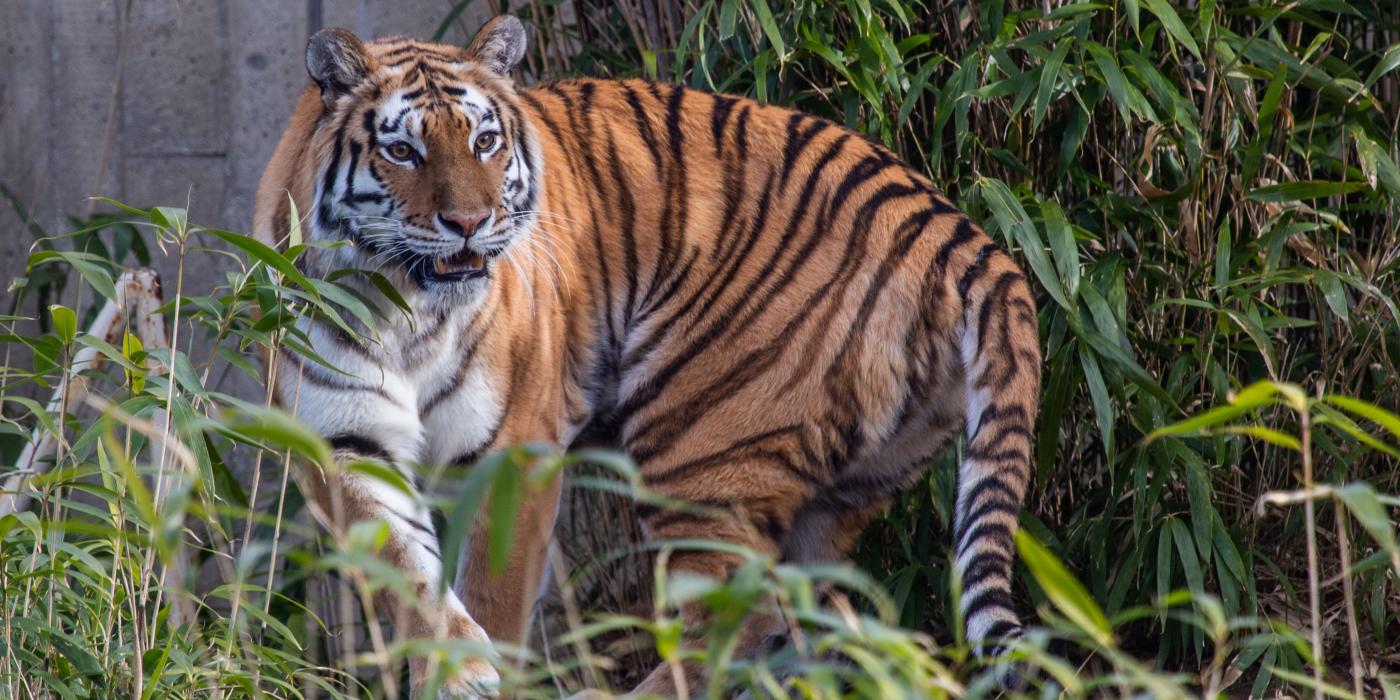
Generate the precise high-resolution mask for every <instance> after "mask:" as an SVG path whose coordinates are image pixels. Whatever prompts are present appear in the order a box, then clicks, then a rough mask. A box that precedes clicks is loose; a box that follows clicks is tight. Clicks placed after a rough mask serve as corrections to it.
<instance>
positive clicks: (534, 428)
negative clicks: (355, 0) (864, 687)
mask: <svg viewBox="0 0 1400 700" xmlns="http://www.w3.org/2000/svg"><path fill="white" fill-rule="evenodd" d="M513 22H514V20H511V19H508V18H498V19H497V20H494V21H493V23H492V24H491V25H488V27H487V28H486V29H483V33H482V36H483V37H485V39H478V41H477V43H476V44H474V45H473V47H471V48H469V49H467V50H466V51H465V52H463V51H461V50H459V49H456V48H453V47H447V46H440V45H434V44H424V43H420V42H415V41H410V40H385V41H377V42H373V43H370V44H367V45H359V48H358V49H356V46H355V45H358V41H355V42H354V44H355V45H348V44H347V43H346V42H347V41H348V40H342V41H341V42H340V44H339V45H337V46H335V47H332V48H333V49H337V50H342V51H343V50H358V51H361V52H362V54H361V56H360V57H361V58H363V67H362V72H363V76H361V77H360V79H359V80H358V82H354V84H353V85H351V86H350V87H348V88H345V87H343V86H340V85H338V84H337V83H336V80H337V79H339V78H338V76H339V74H338V73H334V71H335V70H338V68H336V66H340V65H342V64H343V65H348V66H349V67H350V68H349V72H350V80H351V81H353V80H354V79H355V75H356V74H355V71H356V70H361V69H357V68H356V63H355V56H351V57H350V59H352V60H350V61H348V62H346V61H340V62H335V61H328V62H327V63H326V65H328V66H330V67H331V71H332V73H333V74H332V75H331V76H330V77H328V78H327V79H326V80H324V81H323V84H322V89H321V90H319V91H318V90H317V89H316V88H314V87H313V88H311V89H308V91H307V92H306V94H304V95H303V96H302V98H301V101H300V102H299V103H298V105H297V108H296V111H295V113H294V114H293V116H292V121H291V125H290V126H289V128H288V130H287V132H286V134H285V135H284V137H283V139H282V142H281V144H280V145H279V146H278V149H277V152H276V154H275V155H274V157H273V159H272V162H271V163H270V164H269V166H268V169H267V172H266V174H265V175H264V178H263V183H262V187H261V189H260V192H259V196H258V210H257V213H256V219H255V232H256V234H257V235H258V236H259V237H261V238H263V239H264V240H266V241H268V242H274V241H276V240H277V239H278V238H279V237H280V236H281V235H282V233H283V232H285V231H286V230H287V228H288V224H289V222H288V216H289V212H290V210H291V209H290V207H289V206H288V204H287V200H288V195H289V194H290V197H291V199H292V200H294V201H295V203H296V209H297V211H301V212H307V213H308V214H309V219H308V225H307V229H308V230H309V231H310V234H309V235H310V237H311V238H313V239H317V240H328V241H337V240H347V239H348V240H350V241H351V242H352V245H348V246H343V247H340V248H336V249H334V250H328V251H326V250H320V251H309V252H308V254H307V257H306V259H305V264H306V265H307V268H308V270H310V271H312V272H317V273H321V274H325V273H328V272H330V271H332V270H336V269H342V268H350V267H360V268H374V269H378V270H379V271H381V272H382V273H384V274H385V275H386V276H388V277H389V278H390V280H391V281H392V282H393V283H394V284H395V285H396V287H397V288H398V289H399V291H400V292H401V293H402V294H403V295H404V296H405V298H407V299H408V300H409V302H410V303H411V304H412V305H413V306H414V307H415V309H417V310H418V312H417V314H416V316H415V319H414V321H413V323H412V324H410V323H409V322H408V321H406V320H403V319H399V320H396V321H393V322H391V323H390V324H388V327H385V328H381V329H379V330H378V335H377V337H376V338H373V339H368V338H349V337H344V336H342V335H338V334H337V333H335V332H333V331H331V330H328V329H326V328H325V327H323V326H321V325H318V324H315V323H314V322H310V321H308V322H307V329H308V332H309V333H310V334H311V338H312V341H313V344H314V345H315V347H316V349H317V350H318V352H320V353H321V354H322V355H324V356H326V357H328V358H330V359H331V360H332V361H333V362H335V363H337V364H338V365H339V366H341V367H342V368H344V369H346V371H347V372H348V374H349V375H350V376H349V377H345V376H342V375H333V374H332V373H330V372H327V371H325V370H324V369H319V368H316V367H313V366H312V365H310V364H308V365H306V366H305V367H292V366H288V367H286V368H282V369H281V370H280V371H279V372H280V376H281V381H279V382H278V397H279V400H280V401H281V402H282V403H283V404H284V405H287V406H293V407H295V410H296V412H297V414H298V415H299V416H301V417H302V418H303V419H304V420H307V421H308V422H309V423H310V424H311V425H312V426H313V427H315V428H316V429H318V430H320V431H322V432H323V433H324V434H326V435H327V436H330V437H332V438H333V444H335V445H337V447H341V448H343V449H344V451H345V452H346V453H347V454H348V453H352V452H353V453H357V454H369V455H370V456H376V455H377V456H380V457H383V458H386V459H388V460H390V461H392V462H394V463H408V462H427V463H435V464H442V463H469V462H470V461H471V460H472V458H474V457H475V456H476V455H479V454H482V453H483V452H484V451H488V450H492V449H496V448H498V447H501V446H504V445H509V444H513V443H518V442H523V441H531V442H545V443H549V444H553V445H555V446H557V447H559V448H567V447H568V446H570V445H571V444H573V443H574V441H575V440H576V439H577V438H579V436H580V435H583V434H585V433H586V434H588V435H598V434H603V435H606V436H608V437H609V438H610V440H611V441H612V442H613V443H614V444H615V445H616V446H618V447H620V448H622V449H623V450H625V451H626V452H627V453H628V454H629V455H631V456H632V457H633V458H634V459H635V460H636V461H637V463H638V465H639V466H640V468H641V470H642V474H643V478H644V480H645V482H646V484H647V486H648V487H650V488H651V489H653V490H655V491H657V492H660V493H662V494H664V495H668V496H673V497H677V498H682V499H686V500H689V501H692V502H698V503H702V504H706V505H710V506H714V507H716V508H718V509H720V510H722V511H726V512H728V513H729V514H730V515H731V517H726V518H721V519H709V518H707V517H705V516H700V515H695V514H692V513H689V512H678V511H664V510H651V509H643V512H642V513H641V515H642V517H643V519H644V521H645V523H646V525H647V529H648V532H649V533H650V535H651V536H653V537H659V538H667V539H673V538H690V537H697V536H698V537H706V538H712V539H720V540H725V541H729V542H734V543H739V544H744V545H747V546H749V547H752V548H754V549H757V550H759V551H762V552H769V553H771V554H773V555H775V556H781V557H783V558H785V559H788V560H792V561H808V562H815V561H833V560H844V559H846V558H847V557H848V555H849V553H850V549H851V547H852V546H853V543H854V541H855V539H856V537H857V536H858V535H859V533H860V531H861V529H862V528H863V527H864V526H865V525H866V524H867V523H868V522H869V521H870V520H871V519H872V518H874V517H876V516H877V515H878V514H879V513H880V512H881V510H882V508H883V507H884V506H885V505H886V504H887V503H888V502H889V501H890V500H891V499H892V498H893V497H894V496H895V495H896V494H897V493H898V492H899V491H900V490H901V489H902V488H904V487H906V486H907V485H909V484H911V483H913V482H914V481H916V480H918V479H919V478H920V476H921V475H922V474H923V471H924V469H925V468H926V465H928V464H929V462H930V461H931V459H932V458H933V457H934V456H935V455H936V454H937V453H938V451H939V450H940V449H942V448H943V446H944V445H945V443H946V442H947V440H948V438H949V436H950V435H951V434H952V433H953V432H954V431H956V430H957V429H958V428H959V426H960V425H965V426H966V438H967V451H966V454H965V457H964V460H963V462H962V465H961V467H960V471H959V491H958V503H957V514H956V532H955V534H954V547H955V552H956V561H957V570H958V572H959V574H960V575H961V576H962V581H963V588H964V592H963V598H962V609H963V612H964V614H965V618H966V624H967V632H968V637H969V638H970V639H972V640H974V641H981V640H988V641H995V640H997V639H1001V638H1004V637H1008V636H1013V635H1015V634H1016V633H1017V632H1018V631H1019V624H1018V623H1017V621H1016V616H1015V614H1014V612H1013V611H1012V606H1011V601H1010V595H1009V593H1010V578H1009V577H1010V571H1011V563H1012V559H1013V556H1014V548H1013V546H1012V533H1013V531H1014V529H1015V527H1016V521H1017V513H1018V511H1019V509H1020V507H1021V503H1022V499H1023V495H1024V493H1025V489H1026V485H1027V481H1028V478H1029V464H1030V455H1031V430H1032V425H1033V422H1034V419H1035V412H1036V406H1037V403H1038V392H1039V387H1038V382H1039V372H1040V357H1039V351H1038V341H1037V323H1036V315H1035V309H1034V300H1033V296H1032V294H1031V291H1030V289H1029V287H1028V286H1027V283H1026V280H1025V278H1024V277H1023V275H1022V274H1021V272H1020V271H1019V270H1018V269H1017V266H1016V264H1015V263H1014V262H1013V261H1012V259H1011V258H1010V257H1009V256H1008V255H1007V254H1006V253H1005V252H1004V251H1003V250H1002V249H1001V248H999V247H998V246H997V245H995V244H994V243H993V242H992V241H991V240H990V239H989V238H988V237H987V236H986V235H985V234H983V233H982V232H981V231H980V230H979V229H978V228H977V227H976V226H974V225H973V224H972V223H971V222H970V221H969V220H968V219H967V218H966V217H965V216H963V215H962V214H961V213H960V212H959V211H958V210H957V209H956V208H955V207H954V206H953V205H952V204H951V203H950V202H949V201H948V199H947V198H946V197H945V196H944V195H943V194H941V193H940V192H938V191H937V190H936V189H935V188H934V187H933V186H932V185H931V184H930V183H929V181H928V180H927V179H926V178H924V177H923V176H921V175H920V174H918V173H917V172H915V171H914V170H912V169H910V168H909V167H908V166H906V165H904V164H903V163H901V162H899V161H898V160H897V159H896V158H895V157H894V156H893V155H892V154H890V153H889V152H888V151H887V150H885V149H884V148H883V147H881V146H879V145H876V144H873V143H871V142H869V141H867V140H865V139H864V138H862V137H860V136H858V135H855V134H853V133H851V132H849V131H847V130H845V129H843V128H841V127H839V126H836V125H834V124H831V123H830V122H827V121H825V120H822V119H818V118H815V117H811V116H808V115H804V114H801V113H797V112H793V111H790V110H787V109H783V108H780V107H775V106H769V105H762V104H759V103H756V102H753V101H750V100H747V99H743V98H738V97H730V96H726V95H715V94H709V93H705V92H698V91H695V90H690V89H686V88H680V87H675V86H670V85H663V84H658V83H649V82H643V81H638V80H628V81H601V80H571V81H565V82H559V83H553V84H547V85H542V86H537V87H534V88H531V89H519V88H517V87H515V86H514V85H512V84H511V82H510V81H509V80H508V79H507V78H505V77H504V76H503V75H502V74H501V73H500V72H499V71H495V70H492V69H491V68H490V67H489V66H490V65H491V63H490V62H491V59H492V57H495V58H500V57H501V56H504V55H506V54H504V53H502V52H503V51H505V50H506V49H509V48H511V47H510V46H505V47H503V46H502V43H505V44H509V43H510V41H511V40H513V37H511V36H506V37H505V40H504V42H503V40H502V35H503V33H504V34H506V35H509V34H510V33H511V32H510V31H509V30H510V26H508V25H510V24H511V23H513ZM517 24H518V23H517ZM493 37H494V43H493ZM314 41H315V40H313V43H314ZM347 45H348V46H349V49H346V46H347ZM333 53H334V52H333ZM504 62H505V63H509V61H508V60H506V61H504ZM483 64H487V65H486V66H483ZM501 64H502V62H501V61H497V62H496V63H495V64H494V65H495V66H496V67H497V68H499V66H500V65H501ZM507 67H508V66H507ZM312 70H313V77H315V75H316V68H315V67H313V69H312ZM327 85H329V87H327ZM483 129H496V130H499V132H500V135H501V140H500V142H499V143H497V144H495V146H496V147H497V149H496V150H493V151H491V152H489V153H478V152H476V151H475V145H476V144H477V141H476V139H477V136H478V135H479V134H480V133H481V131H482V130H483ZM386 138H394V139H408V140H412V142H413V143H412V145H413V147H414V149H415V150H416V151H417V152H418V153H419V154H420V156H419V157H418V159H417V160H415V161H413V162H412V163H409V164H401V163H396V162H394V161H393V160H392V159H390V158H388V157H387V156H386V155H385V154H384V153H382V152H381V151H383V150H384V142H385V139H386ZM469 209H470V210H473V211H478V210H479V211H487V210H489V211H490V212H492V214H491V217H492V218H491V222H492V227H489V228H483V229H479V230H478V231H477V233H475V234H473V235H470V236H468V237H465V238H464V237H463V236H462V235H460V233H458V232H454V231H452V230H451V229H450V227H444V226H442V225H440V223H439V222H438V221H437V215H438V214H440V213H448V214H451V213H453V212H461V211H463V210H469ZM468 213H471V212H468ZM372 217H381V218H372ZM464 246H465V247H469V248H472V249H473V250H476V249H478V248H479V249H480V252H481V253H483V254H484V255H485V274H483V275H480V276H475V277H472V278H470V279H463V280H449V281H440V280H433V279H431V278H430V277H425V276H424V275H423V271H424V270H425V269H429V268H431V266H432V264H433V261H434V260H435V259H436V258H439V257H445V256H451V255H455V254H458V251H459V250H461V249H463V247H464ZM365 292H366V294H371V295H372V294H373V290H372V289H368V288H367V289H366V290H365ZM298 375H300V376H301V379H300V381H299V383H298V384H296V385H291V384H290V383H289V381H288V379H287V377H293V376H298ZM298 390H299V393H298ZM336 441H338V442H336ZM327 488H328V489H333V485H332V486H328V487H327ZM366 488H368V487H366ZM557 496H558V485H557V484H554V485H553V486H552V487H551V488H549V489H547V490H546V493H544V494H543V495H542V496H540V497H538V498H535V499H533V500H532V501H531V502H529V503H527V504H526V505H525V507H522V508H521V512H520V515H519V522H518V528H519V533H520V535H519V537H518V539H517V546H516V548H515V551H514V552H512V554H511V560H510V563H509V565H508V567H507V571H506V573H505V574H504V575H503V577H494V576H492V575H491V574H489V573H488V572H487V571H486V570H485V567H484V566H482V565H481V563H482V562H483V559H484V555H483V552H484V547H485V542H484V540H483V538H482V537H479V536H478V537H475V538H473V539H472V541H471V543H470V546H469V551H468V552H466V560H467V562H468V563H467V565H466V566H465V567H464V568H463V570H462V571H461V572H460V575H459V577H458V585H457V587H456V593H457V595H458V596H460V599H461V600H463V601H464V602H465V603H466V609H468V610H470V611H471V616H470V617H465V616H464V617H465V621H459V622H460V624H459V625H458V626H459V627H460V628H462V629H465V628H466V627H467V622H470V621H472V620H474V622H472V625H473V626H474V624H475V623H476V622H479V623H480V625H481V627H483V628H484V629H485V631H486V632H487V633H489V635H490V636H491V638H492V639H495V640H498V641H508V642H518V641H519V640H520V639H521V638H522V636H523V634H524V631H525V625H526V622H527V619H528V616H529V613H530V611H531V609H532V606H533V604H534V600H535V596H536V593H537V591H538V590H539V581H540V579H541V576H542V573H543V561H544V552H545V550H546V546H547V543H548V539H549V536H550V531H551V528H552V525H553V522H554V516H555V512H556V509H557V507H558V498H557ZM376 498H378V499H380V500H378V501H376ZM352 500H353V499H352ZM402 501H403V499H401V498H395V497H392V496H389V495H386V494H382V493H366V494H364V495H363V497H362V498H360V499H359V500H354V503H355V504H356V505H354V506H350V504H348V503H347V507H353V508H360V510H355V511H353V512H349V513H347V514H346V519H347V520H355V519H363V518H375V517H382V518H385V519H386V520H387V521H388V522H389V524H390V527H391V531H392V532H393V533H394V534H393V536H392V541H393V542H395V543H400V546H398V549H396V550H394V551H386V554H385V556H386V557H388V558H389V559H390V560H391V561H392V562H393V563H394V564H395V565H397V566H399V567H401V568H403V569H404V570H407V571H417V572H423V573H430V570H431V571H436V569H434V568H433V566H434V564H433V562H435V561H436V555H437V553H436V551H434V550H433V547H432V545H433V544H434V542H433V541H432V540H431V539H429V538H427V537H426V534H427V533H429V532H431V530H430V527H431V526H430V525H429V523H428V521H427V519H426V516H425V514H423V513H422V512H421V508H415V507H414V506H412V505H411V504H409V503H406V502H402ZM733 563H734V562H733V561H732V560H731V559H729V558H726V557H725V556H723V555H720V554H717V553H712V552H678V553H676V554H675V556H673V557H671V559H670V566H671V568H672V569H673V570H679V571H692V572H698V573H703V574H710V575H716V576H721V575H724V574H725V572H726V571H727V570H728V569H729V567H731V566H732V565H733ZM438 604H439V605H441V606H442V609H449V610H455V609H456V608H460V604H458V603H457V602H456V599H449V600H446V601H440V602H439V603H438ZM682 613H683V614H684V615H686V616H689V617H694V616H698V615H699V611H698V610H683V611H682ZM452 619H454V620H456V619H457V618H456V617H455V616H454V617H452ZM696 621H697V620H692V622H696ZM762 627H763V626H762V625H761V624H755V625H754V629H753V630H752V631H751V633H750V634H749V635H748V636H747V637H746V640H745V644H746V645H747V646H748V647H751V648H754V647H756V646H757V645H758V644H759V643H761V638H762V636H763V633H764V631H765V630H763V629H761V628H762ZM695 680H698V679H695ZM670 683H671V677H670V674H669V673H667V672H658V673H654V674H653V675H652V676H651V677H649V678H648V679H647V680H646V681H645V682H644V683H643V685H642V687H641V688H639V690H642V691H650V692H668V691H669V690H671V688H670Z"/></svg>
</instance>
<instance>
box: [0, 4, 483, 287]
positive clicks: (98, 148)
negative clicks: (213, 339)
mask: <svg viewBox="0 0 1400 700" xmlns="http://www.w3.org/2000/svg"><path fill="white" fill-rule="evenodd" d="M454 4H456V3H455V0H131V2H130V3H128V0H0V184H3V185H5V186H6V187H7V188H9V189H10V190H11V191H12V192H13V193H14V194H15V195H16V197H17V198H18V199H19V200H20V201H21V202H23V203H24V204H25V206H27V207H28V208H29V209H30V210H31V214H32V216H33V217H34V220H35V221H36V222H37V223H38V224H40V225H41V226H42V227H43V228H44V229H45V230H46V231H47V232H48V233H49V234H50V235H57V234H61V233H63V232H64V231H66V230H67V226H68V223H67V217H68V216H79V217H85V216H86V215H87V214H88V213H89V212H90V211H91V209H92V207H93V206H94V204H93V203H92V202H90V201H89V199H88V198H89V197H90V196H93V195H101V196H106V197H111V198H114V199H117V200H120V201H123V202H127V203H129V204H132V205H135V206H140V207H147V206H152V205H156V204H162V205H172V206H185V205H186V202H188V206H189V208H190V213H191V220H192V221H195V222H197V223H201V224H205V225H210V226H216V227H219V228H225V229H230V230H234V231H246V230H247V229H248V226H249V221H250V219H251V216H252V206H253V194H254V192H255V191H256V189H257V182H258V177H259V176H260V175H261V173H262V168H263V166H264V164H266V162H267V159H268V157H269V156H270V155H271V154H272V150H273V148H274V146H275V145H276V142H277V138H278V136H279V134H280V133H281V130H282V126H283V125H284V123H285V120H286V119H287V116H288V114H289V113H290V111H291V106H292V103H293V101H294V100H295V98H296V96H297V95H298V94H299V93H300V91H301V90H302V89H304V88H305V86H306V85H307V78H306V69H305V66H304V63H303V60H302V55H303V50H304V48H305V46H306V39H307V37H308V36H310V34H312V33H313V32H315V31H316V30H318V29H321V28H322V27H326V26H342V27H346V28H349V29H351V30H353V31H355V32H356V33H358V34H359V35H360V36H362V37H367V38H368V37H374V36H387V35H395V34H403V35H411V36H421V37H425V38H426V37H430V36H431V35H432V33H433V32H434V31H435V30H436V28H437V26H438V24H439V23H440V22H441V21H442V19H443V18H444V17H445V16H446V15H447V13H448V11H449V10H450V9H451V8H452V6H453V5H454ZM492 4H496V3H491V2H483V1H477V2H472V3H471V4H470V5H468V8H467V10H466V11H465V12H463V13H462V14H461V15H460V17H459V18H458V20H457V22H455V23H454V25H453V26H452V28H451V30H450V31H449V33H448V34H447V37H446V40H447V41H452V42H456V43H464V42H465V41H466V39H467V38H468V32H474V31H475V30H476V28H477V27H479V26H480V25H481V23H482V22H483V21H485V19H486V18H487V17H489V15H490V9H489V8H488V5H492ZM128 7H129V8H130V9H129V12H128ZM32 243H33V236H32V235H31V234H30V233H29V232H28V231H27V230H26V229H25V227H24V224H23V222H22V221H21V220H20V218H19V217H17V216H15V215H14V214H13V213H12V212H11V211H10V207H9V206H8V205H6V204H4V203H0V289H3V288H4V287H5V286H8V283H9V281H10V280H11V279H12V278H13V277H15V276H16V275H19V274H22V273H23V270H24V260H25V258H26V256H27V254H28V250H29V247H30V245H31V244H32ZM153 252H157V253H158V252H159V251H153ZM199 260H200V261H201V264H205V265H210V264H217V263H212V262H211V261H212V258H211V257H210V256H200V257H199ZM157 267H158V268H162V269H163V270H164V271H166V272H167V273H168V272H169V270H170V269H171V265H170V264H169V262H168V261H163V262H159V263H158V264H157ZM191 272H192V273H193V277H190V278H189V279H198V280H209V281H210V283H212V281H213V280H215V279H221V278H222V275H219V276H218V277H215V276H213V275H214V273H217V272H218V270H216V269H208V270H199V269H196V270H192V271H191ZM165 277H166V278H167V281H166V284H167V286H168V285H169V284H170V281H169V280H170V278H171V277H170V275H169V274H166V275H165ZM200 291H202V290H200ZM6 296H7V297H8V294H7V295H6ZM8 309H9V299H8V298H6V299H5V303H4V304H3V309H0V313H4V312H7V311H8ZM28 311H29V313H33V312H34V310H33V309H29V310H28Z"/></svg>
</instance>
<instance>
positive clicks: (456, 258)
mask: <svg viewBox="0 0 1400 700" xmlns="http://www.w3.org/2000/svg"><path fill="white" fill-rule="evenodd" d="M485 265H486V260H485V259H484V258H482V256H481V254H480V253H477V252H475V251H473V250H472V249H471V248H466V247H463V248H462V249H461V250H460V251H458V252H457V253H456V254H454V255H450V256H448V257H445V258H437V259H435V260H434V261H433V270H434V271H435V272H437V273H438V274H439V275H451V274H456V273H459V272H471V271H473V270H480V269H481V268H482V267H484V266H485Z"/></svg>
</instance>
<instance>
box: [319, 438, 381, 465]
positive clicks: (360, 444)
mask: <svg viewBox="0 0 1400 700" xmlns="http://www.w3.org/2000/svg"><path fill="white" fill-rule="evenodd" d="M326 442H327V443H330V446H331V449H332V450H347V451H350V452H354V453H355V454H356V455H359V456H361V457H371V458H374V459H382V460H384V461H386V462H392V461H393V456H391V455H390V454H389V451H388V450H386V449H384V446H383V445H381V444H379V442H378V441H376V440H374V439H372V438H368V437H365V436H363V435H358V434H355V433H342V434H340V435H334V436H331V437H328V438H326Z"/></svg>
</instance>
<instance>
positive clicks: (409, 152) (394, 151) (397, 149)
mask: <svg viewBox="0 0 1400 700" xmlns="http://www.w3.org/2000/svg"><path fill="white" fill-rule="evenodd" d="M384 150H385V151H387V152H388V154H389V157H390V158H393V159H394V160H408V159H409V158H411V157H413V147H412V146H410V145H408V144H407V143H404V142H403V141H395V142H393V143H391V144H389V145H388V146H387V147H385V149H384Z"/></svg>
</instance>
